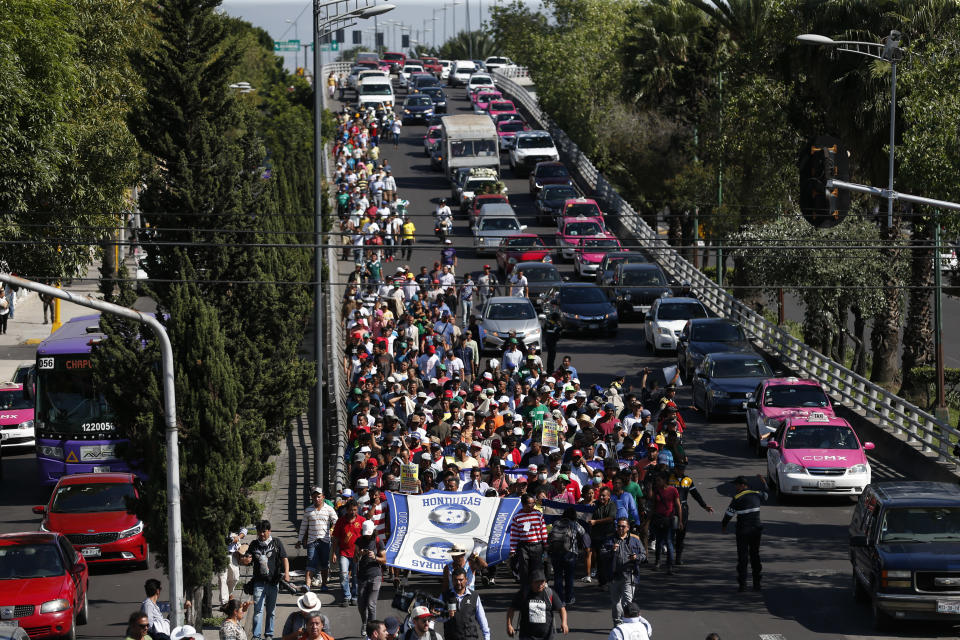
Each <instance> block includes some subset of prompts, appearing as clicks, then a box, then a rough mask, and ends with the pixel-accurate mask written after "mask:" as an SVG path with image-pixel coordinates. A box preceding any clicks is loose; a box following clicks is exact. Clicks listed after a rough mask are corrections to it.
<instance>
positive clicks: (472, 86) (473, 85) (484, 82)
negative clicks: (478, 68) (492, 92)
mask: <svg viewBox="0 0 960 640" xmlns="http://www.w3.org/2000/svg"><path fill="white" fill-rule="evenodd" d="M496 88H497V86H496V85H495V84H493V78H491V77H490V76H489V75H488V74H486V73H475V74H473V75H472V76H470V79H469V80H467V94H468V95H472V94H474V93H476V92H477V91H483V90H486V89H496Z"/></svg>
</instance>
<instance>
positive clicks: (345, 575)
mask: <svg viewBox="0 0 960 640" xmlns="http://www.w3.org/2000/svg"><path fill="white" fill-rule="evenodd" d="M340 588H341V589H343V599H344V600H350V599H351V598H356V597H357V559H356V558H345V557H343V556H340Z"/></svg>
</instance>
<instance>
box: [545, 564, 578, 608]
mask: <svg viewBox="0 0 960 640" xmlns="http://www.w3.org/2000/svg"><path fill="white" fill-rule="evenodd" d="M550 562H551V564H553V590H554V591H555V592H556V593H557V595H558V596H559V597H560V599H561V600H563V601H564V603H568V602H570V599H571V598H573V571H574V569H575V568H576V566H577V554H576V553H573V552H570V553H551V554H550Z"/></svg>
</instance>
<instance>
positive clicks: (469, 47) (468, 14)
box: [464, 0, 473, 60]
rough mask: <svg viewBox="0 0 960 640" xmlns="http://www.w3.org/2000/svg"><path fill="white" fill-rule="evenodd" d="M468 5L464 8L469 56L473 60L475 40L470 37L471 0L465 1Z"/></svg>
mask: <svg viewBox="0 0 960 640" xmlns="http://www.w3.org/2000/svg"><path fill="white" fill-rule="evenodd" d="M464 2H466V3H467V5H466V7H464V11H465V12H466V14H467V53H468V54H469V55H467V57H468V58H470V59H471V60H473V38H472V37H470V0H464Z"/></svg>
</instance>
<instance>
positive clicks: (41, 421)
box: [36, 354, 115, 435]
mask: <svg viewBox="0 0 960 640" xmlns="http://www.w3.org/2000/svg"><path fill="white" fill-rule="evenodd" d="M42 360H43V361H47V362H49V363H50V364H52V368H50V367H47V368H44V367H45V366H46V363H45V362H40V364H41V366H39V367H37V405H36V411H37V412H36V420H37V423H36V428H37V430H38V431H41V432H46V433H57V434H64V435H72V434H78V433H85V434H90V433H94V432H105V431H113V430H114V428H115V427H114V423H113V413H112V412H111V410H110V408H109V407H108V406H107V402H106V400H105V399H104V397H103V394H102V393H100V392H99V391H98V390H97V389H96V388H94V386H93V372H92V370H91V368H90V356H89V354H76V355H57V356H53V357H47V358H42ZM50 361H52V362H50Z"/></svg>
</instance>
